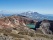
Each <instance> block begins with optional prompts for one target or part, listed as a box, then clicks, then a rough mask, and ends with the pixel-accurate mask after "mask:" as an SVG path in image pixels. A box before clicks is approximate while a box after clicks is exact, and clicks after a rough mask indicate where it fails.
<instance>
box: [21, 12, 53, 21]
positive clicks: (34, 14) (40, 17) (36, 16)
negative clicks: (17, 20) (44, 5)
mask: <svg viewBox="0 0 53 40" xmlns="http://www.w3.org/2000/svg"><path fill="white" fill-rule="evenodd" d="M20 15H23V16H27V17H30V18H32V19H36V20H44V19H48V20H53V16H48V15H42V14H39V13H38V12H31V11H28V12H23V13H21V14H20Z"/></svg>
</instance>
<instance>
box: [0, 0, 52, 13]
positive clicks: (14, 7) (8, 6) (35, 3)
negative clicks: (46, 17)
mask: <svg viewBox="0 0 53 40" xmlns="http://www.w3.org/2000/svg"><path fill="white" fill-rule="evenodd" d="M0 11H4V12H14V13H15V12H16V13H17V12H26V11H33V12H38V13H40V14H53V0H0Z"/></svg>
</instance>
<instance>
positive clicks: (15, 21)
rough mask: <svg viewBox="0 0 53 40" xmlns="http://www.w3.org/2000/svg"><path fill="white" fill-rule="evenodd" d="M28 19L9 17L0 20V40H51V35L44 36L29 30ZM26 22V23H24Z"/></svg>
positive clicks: (52, 37)
mask: <svg viewBox="0 0 53 40" xmlns="http://www.w3.org/2000/svg"><path fill="white" fill-rule="evenodd" d="M29 20H31V19H30V18H27V17H22V16H10V17H3V18H0V40H53V35H49V34H48V35H44V34H42V33H41V32H40V33H38V32H36V31H34V30H33V29H29V28H28V27H27V26H26V23H30V22H29ZM25 21H26V22H25Z"/></svg>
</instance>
